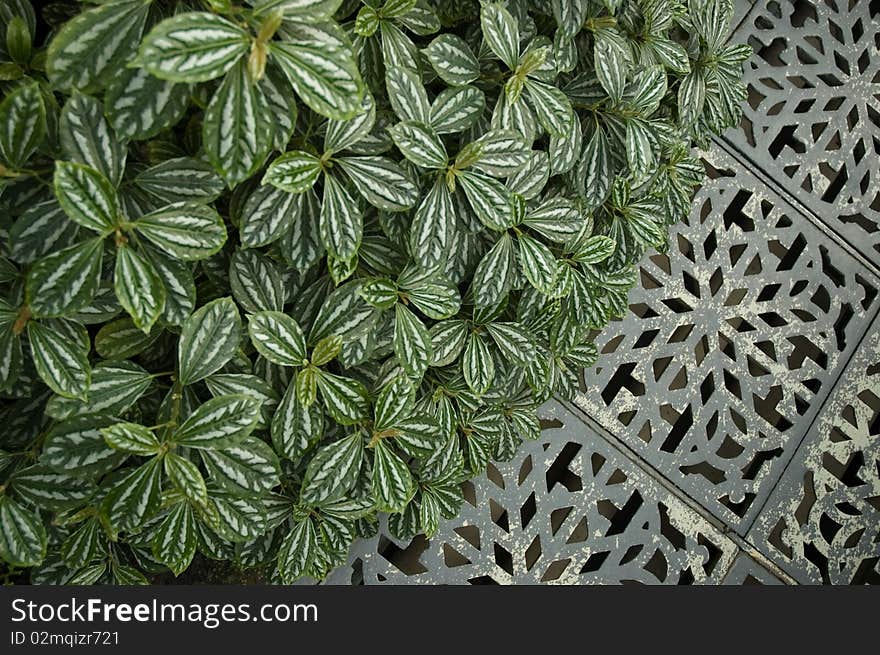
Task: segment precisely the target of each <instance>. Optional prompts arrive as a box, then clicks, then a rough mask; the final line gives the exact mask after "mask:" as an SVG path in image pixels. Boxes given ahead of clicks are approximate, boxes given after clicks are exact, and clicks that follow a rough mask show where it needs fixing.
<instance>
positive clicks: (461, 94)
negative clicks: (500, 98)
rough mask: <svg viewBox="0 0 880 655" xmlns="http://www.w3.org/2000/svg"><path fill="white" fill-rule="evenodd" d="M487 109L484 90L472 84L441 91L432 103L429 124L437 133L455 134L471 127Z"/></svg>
mask: <svg viewBox="0 0 880 655" xmlns="http://www.w3.org/2000/svg"><path fill="white" fill-rule="evenodd" d="M485 109H486V97H485V96H484V95H483V92H482V91H480V90H479V89H477V88H475V87H472V86H461V87H457V88H453V89H445V90H443V91H441V92H440V93H439V94H438V95H437V97H436V98H434V103H433V104H432V105H431V111H430V116H429V120H428V124H429V125H430V126H431V127H433V128H434V131H435V132H437V134H455V133H457V132H464V131H465V130H468V129H470V128H471V127H473V125H474V124H475V123H476V122H477V120H479V118H480V116H482V114H483V111H484V110H485Z"/></svg>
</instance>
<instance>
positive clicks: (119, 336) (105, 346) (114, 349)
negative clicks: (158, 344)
mask: <svg viewBox="0 0 880 655" xmlns="http://www.w3.org/2000/svg"><path fill="white" fill-rule="evenodd" d="M160 334H161V330H158V329H157V330H153V331H152V332H151V333H150V334H144V332H142V331H141V330H139V329H138V328H137V326H136V325H135V324H134V321H132V320H131V319H130V318H128V317H126V318H122V319H119V320H118V321H113V322H112V323H107V324H106V325H104V326H103V327H102V328H101V329H100V330H98V334H96V335H95V350H96V351H97V352H98V354H99V355H100V356H101V357H102V358H103V359H107V360H116V359H126V358H128V357H134V356H135V355H138V354H140V353H142V352H143V351H144V350H146V349H147V348H149V347H150V345H152V344H153V342H155V341H156V339H158V338H159V336H160Z"/></svg>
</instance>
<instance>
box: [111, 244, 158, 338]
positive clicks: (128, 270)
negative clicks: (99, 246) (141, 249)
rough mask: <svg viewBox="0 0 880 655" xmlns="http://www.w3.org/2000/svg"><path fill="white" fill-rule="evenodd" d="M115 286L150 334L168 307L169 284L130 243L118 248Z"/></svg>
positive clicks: (121, 300) (137, 322)
mask: <svg viewBox="0 0 880 655" xmlns="http://www.w3.org/2000/svg"><path fill="white" fill-rule="evenodd" d="M113 288H114V289H115V290H116V297H117V298H118V299H119V304H121V305H122V307H123V308H124V309H125V311H127V312H128V314H129V316H131V320H132V321H134V324H135V325H136V326H137V327H138V328H140V329H141V330H143V332H144V333H145V334H149V333H150V330H151V329H152V327H153V324H154V323H155V322H156V320H157V319H158V318H159V316H161V314H162V311H163V310H164V309H165V285H164V284H163V283H162V280H161V279H160V278H159V274H158V273H157V272H156V269H155V268H153V265H152V264H151V263H150V262H149V261H148V260H146V259H144V257H143V256H142V255H140V254H139V253H138V252H137V251H135V250H134V249H133V248H132V247H131V246H129V245H123V246H121V247H119V248H117V249H116V267H115V269H114V271H113Z"/></svg>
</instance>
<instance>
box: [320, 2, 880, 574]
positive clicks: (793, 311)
mask: <svg viewBox="0 0 880 655" xmlns="http://www.w3.org/2000/svg"><path fill="white" fill-rule="evenodd" d="M736 22H737V23H738V25H739V27H738V28H737V30H736V32H735V33H734V35H733V37H732V39H731V40H732V41H735V42H748V43H751V44H752V46H753V47H754V48H755V54H754V56H753V57H752V58H751V60H750V61H749V62H748V64H747V65H746V72H745V79H746V82H747V84H748V85H749V104H748V105H747V107H746V110H745V117H744V120H743V123H742V126H741V128H740V129H735V130H730V131H729V132H727V133H726V134H725V135H723V137H721V138H719V139H716V140H715V141H714V142H713V143H712V145H711V147H710V148H709V149H708V151H707V152H704V153H700V154H701V155H702V156H703V158H704V161H705V162H706V166H707V171H708V172H709V179H708V180H707V184H706V186H705V187H704V188H703V189H702V190H701V191H700V192H699V194H698V196H697V198H696V201H695V205H694V210H693V212H692V214H691V216H690V218H689V220H688V221H687V223H686V224H684V225H681V226H678V227H677V228H676V229H675V230H674V231H673V234H672V236H671V239H670V246H669V250H668V252H667V253H665V254H654V255H652V256H650V257H648V258H647V259H646V260H645V261H644V262H643V264H642V266H641V285H640V286H639V287H637V288H636V289H634V290H633V291H632V293H631V295H630V306H631V309H632V313H631V314H630V315H629V316H627V317H626V318H625V319H623V320H622V321H619V322H617V323H614V324H612V325H610V326H608V328H606V330H605V331H604V332H603V333H602V334H601V335H600V336H599V337H598V340H597V344H598V346H599V349H600V351H601V353H602V354H601V356H600V359H599V361H598V362H597V364H596V366H595V367H594V368H592V369H590V370H587V371H584V376H583V381H584V385H583V392H582V393H581V395H580V396H579V397H578V399H577V403H576V405H573V406H568V405H563V404H560V403H558V402H552V403H550V404H549V405H548V406H547V407H546V408H545V412H546V413H547V414H548V415H549V416H550V417H552V418H554V419H555V420H556V422H555V423H554V424H553V425H554V427H550V428H548V429H546V430H545V431H544V432H543V433H542V437H541V438H540V439H539V440H538V441H535V442H528V443H525V444H524V445H523V447H522V449H521V451H520V452H519V453H518V455H517V456H516V458H515V459H514V460H513V461H512V462H508V463H504V464H496V465H494V466H493V467H492V468H491V469H490V470H489V472H488V473H487V475H485V476H483V477H481V478H479V479H477V480H474V481H473V483H471V484H470V485H469V490H468V495H467V497H468V502H466V503H465V505H464V507H463V511H462V514H461V516H460V517H458V518H457V519H455V520H453V521H449V522H446V523H445V524H443V525H442V526H441V529H440V531H439V533H438V534H437V535H435V536H434V537H433V538H432V539H431V540H430V541H427V540H425V539H424V538H423V537H416V538H415V539H413V540H412V541H411V542H408V543H400V542H396V541H394V539H392V538H391V537H389V536H388V531H387V530H382V532H381V534H380V535H379V536H377V537H375V538H373V539H368V540H363V541H360V542H358V543H357V544H355V547H354V549H353V551H352V554H351V557H350V559H349V563H348V565H347V566H345V567H342V568H340V569H339V570H337V571H336V572H334V574H333V575H332V576H331V578H330V579H329V580H328V582H329V583H337V584H378V583H384V582H392V583H407V584H426V583H428V584H434V583H448V584H467V583H470V584H492V583H502V584H504V583H513V584H540V583H552V584H592V583H627V582H641V583H650V584H656V583H671V584H689V583H693V584H780V583H785V584H790V583H795V582H799V583H834V584H850V583H878V582H880V318H878V310H880V296H878V291H880V278H878V274H880V156H878V154H880V2H878V1H877V0H758V1H757V2H753V1H752V0H737V21H736Z"/></svg>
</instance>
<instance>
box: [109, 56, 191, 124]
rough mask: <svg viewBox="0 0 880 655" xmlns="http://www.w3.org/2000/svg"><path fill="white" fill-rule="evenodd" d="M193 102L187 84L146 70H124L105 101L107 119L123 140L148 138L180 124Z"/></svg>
mask: <svg viewBox="0 0 880 655" xmlns="http://www.w3.org/2000/svg"><path fill="white" fill-rule="evenodd" d="M189 100H190V87H189V85H188V84H175V83H174V82H170V81H168V80H160V79H159V78H158V77H153V76H152V75H150V74H149V73H148V72H147V71H146V70H144V69H143V68H124V69H122V70H120V71H119V74H118V75H116V76H115V77H114V78H113V79H112V80H111V82H110V85H109V86H108V88H107V93H106V95H105V99H104V107H105V111H106V112H107V118H108V119H109V120H110V122H111V123H112V125H113V128H114V129H115V130H116V135H117V137H119V138H121V139H138V140H142V139H148V138H150V137H152V136H155V135H156V134H158V133H159V132H161V131H162V130H164V129H165V128H167V127H170V126H171V125H174V124H175V123H177V122H178V121H179V120H180V119H181V118H182V117H183V114H184V112H185V111H186V108H187V106H188V105H189Z"/></svg>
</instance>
